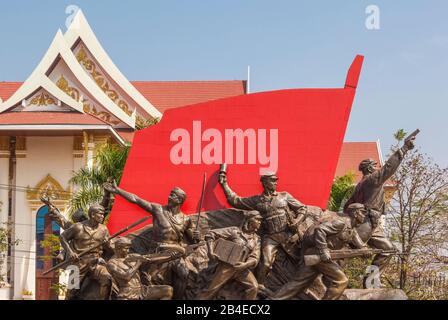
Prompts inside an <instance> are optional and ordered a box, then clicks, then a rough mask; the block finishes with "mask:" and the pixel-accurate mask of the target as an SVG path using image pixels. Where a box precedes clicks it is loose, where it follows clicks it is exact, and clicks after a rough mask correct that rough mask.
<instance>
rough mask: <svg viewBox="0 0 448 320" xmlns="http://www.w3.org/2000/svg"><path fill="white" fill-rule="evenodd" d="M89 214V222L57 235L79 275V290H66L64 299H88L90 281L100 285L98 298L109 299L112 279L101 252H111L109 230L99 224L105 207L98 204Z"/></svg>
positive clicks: (91, 207)
mask: <svg viewBox="0 0 448 320" xmlns="http://www.w3.org/2000/svg"><path fill="white" fill-rule="evenodd" d="M88 214H89V219H88V220H85V221H82V222H77V223H74V224H72V225H71V226H70V227H68V229H66V230H65V231H64V232H63V233H62V234H61V236H60V240H61V245H62V247H63V248H64V250H65V253H66V258H67V260H68V261H72V262H73V263H72V264H73V265H76V266H78V267H79V273H80V289H79V290H77V289H73V290H69V292H68V294H67V299H83V298H85V297H86V296H88V295H89V293H87V292H86V291H87V290H89V289H88V283H89V281H91V280H96V281H97V282H98V284H99V293H98V297H97V298H98V299H108V298H109V293H110V285H111V280H112V278H111V276H110V274H109V272H108V271H107V269H106V266H105V261H104V260H103V258H102V255H103V251H104V250H110V251H111V250H112V248H111V247H110V244H109V241H108V240H109V231H108V230H107V228H106V226H105V225H103V224H102V222H103V220H104V207H103V206H101V205H99V204H96V205H92V206H90V208H89V211H88ZM91 247H92V248H93V249H92V250H90V251H89V252H88V253H87V254H84V255H83V256H82V257H79V256H78V254H80V253H81V252H83V251H84V250H87V249H89V248H91ZM81 292H82V294H81Z"/></svg>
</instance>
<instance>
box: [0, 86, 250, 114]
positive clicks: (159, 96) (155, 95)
mask: <svg viewBox="0 0 448 320" xmlns="http://www.w3.org/2000/svg"><path fill="white" fill-rule="evenodd" d="M22 83H23V82H0V99H3V101H6V100H7V99H9V98H10V97H11V96H12V95H13V94H14V92H16V91H17V89H18V88H19V87H20V86H21V85H22ZM131 84H132V85H134V87H135V88H136V89H137V90H138V91H139V92H140V93H141V94H142V95H143V96H144V97H145V98H146V99H147V100H149V101H151V102H152V104H153V105H154V107H156V108H157V109H158V110H159V111H160V112H161V113H164V112H165V111H166V110H168V109H172V108H177V107H181V106H186V105H190V104H195V103H201V102H206V101H210V100H216V99H221V98H227V97H232V96H238V95H242V94H245V93H246V81H245V80H222V81H207V80H204V81H131Z"/></svg>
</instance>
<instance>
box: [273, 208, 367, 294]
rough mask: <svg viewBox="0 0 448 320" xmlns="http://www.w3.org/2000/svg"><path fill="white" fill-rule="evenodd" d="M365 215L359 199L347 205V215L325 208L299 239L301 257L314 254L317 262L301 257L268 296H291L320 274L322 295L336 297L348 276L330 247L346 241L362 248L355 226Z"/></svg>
mask: <svg viewBox="0 0 448 320" xmlns="http://www.w3.org/2000/svg"><path fill="white" fill-rule="evenodd" d="M364 219H365V208H364V206H363V205H361V204H359V203H354V204H351V205H350V206H349V208H348V215H339V214H337V213H335V212H331V211H327V212H325V214H324V215H323V216H322V217H321V218H320V219H319V221H318V222H316V223H315V224H314V225H312V226H311V227H309V228H308V229H307V230H306V232H305V234H304V236H303V239H302V252H303V255H304V257H306V256H308V255H316V254H317V255H318V256H319V258H320V259H319V262H318V263H317V264H314V265H312V266H310V265H307V264H306V263H305V262H304V261H302V264H301V266H300V267H299V269H298V270H297V271H296V274H295V275H294V277H293V279H291V280H290V281H289V282H287V283H286V284H284V285H283V286H282V287H280V289H278V290H277V291H276V292H275V293H274V295H273V296H272V297H271V298H272V299H275V300H286V299H291V298H293V297H295V296H296V295H297V294H299V293H301V292H302V291H303V290H305V289H307V288H308V287H309V286H310V285H311V284H312V283H313V281H314V280H315V279H316V278H317V277H318V276H319V275H320V274H322V275H323V277H324V282H325V285H326V287H327V290H326V292H325V294H324V296H323V299H324V300H336V299H338V298H339V297H340V296H341V295H342V293H343V292H344V290H345V288H346V287H347V284H348V279H347V276H346V275H345V274H344V271H343V270H342V268H341V266H340V265H339V264H337V263H336V262H335V261H333V260H332V258H331V254H330V250H335V249H336V250H337V249H341V248H343V247H345V246H346V245H351V246H353V247H355V248H365V245H364V243H363V242H362V240H361V239H360V238H359V235H358V234H357V232H356V229H355V228H356V227H357V226H358V225H360V224H361V223H362V222H363V221H364Z"/></svg>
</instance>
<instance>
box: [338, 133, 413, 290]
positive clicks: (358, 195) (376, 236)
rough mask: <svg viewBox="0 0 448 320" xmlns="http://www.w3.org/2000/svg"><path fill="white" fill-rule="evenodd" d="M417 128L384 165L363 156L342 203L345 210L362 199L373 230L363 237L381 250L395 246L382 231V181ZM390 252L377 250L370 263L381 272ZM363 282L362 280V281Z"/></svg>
mask: <svg viewBox="0 0 448 320" xmlns="http://www.w3.org/2000/svg"><path fill="white" fill-rule="evenodd" d="M418 132H419V131H418V130H417V131H415V132H414V133H413V134H411V135H410V136H409V137H408V138H406V139H405V142H404V145H403V146H402V147H401V148H400V149H398V150H397V151H396V152H394V154H392V156H391V157H390V158H389V159H388V160H387V161H386V163H385V164H384V166H383V167H382V168H380V169H377V168H376V167H377V163H376V162H375V161H374V160H372V159H366V160H363V161H362V162H361V163H360V164H359V171H361V172H362V174H363V178H362V179H361V181H360V182H359V183H358V184H357V185H356V188H355V191H354V193H353V195H352V196H351V197H350V198H349V200H348V201H347V202H346V204H345V206H344V211H346V210H347V209H348V207H349V206H350V205H351V204H353V203H362V204H363V205H364V206H365V207H366V209H367V210H368V218H369V219H370V221H371V224H372V228H373V231H372V234H371V236H370V238H369V239H364V240H365V241H367V244H368V245H369V246H370V247H372V248H376V249H382V250H384V251H386V252H387V251H393V250H394V249H395V246H394V245H393V244H392V243H391V242H390V240H389V239H388V238H387V236H386V235H385V231H384V223H383V219H382V215H384V214H385V207H386V205H385V200H384V183H385V182H386V181H387V180H388V179H389V178H391V177H392V175H393V174H394V173H395V171H396V170H397V169H398V167H399V165H400V163H401V162H402V161H403V158H404V156H405V155H406V153H407V152H408V151H409V150H412V149H413V148H414V140H415V136H416V134H417V133H418ZM391 257H392V255H391V254H388V253H380V254H377V255H376V256H375V257H374V258H373V261H372V265H375V266H377V267H378V268H379V270H380V272H382V271H383V270H384V268H385V267H386V266H387V264H388V262H389V261H390V259H391ZM364 285H365V284H364Z"/></svg>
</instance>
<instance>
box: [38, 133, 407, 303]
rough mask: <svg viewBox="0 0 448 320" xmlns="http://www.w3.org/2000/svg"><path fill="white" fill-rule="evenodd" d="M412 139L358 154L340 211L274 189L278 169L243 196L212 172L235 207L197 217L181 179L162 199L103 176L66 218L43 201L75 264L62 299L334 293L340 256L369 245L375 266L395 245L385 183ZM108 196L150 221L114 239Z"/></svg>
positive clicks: (339, 288) (365, 252)
mask: <svg viewBox="0 0 448 320" xmlns="http://www.w3.org/2000/svg"><path fill="white" fill-rule="evenodd" d="M414 139H415V136H413V137H411V138H409V139H406V140H405V143H404V145H403V146H402V147H401V148H400V149H398V150H397V151H396V152H395V153H394V154H392V155H391V157H390V158H389V159H388V160H387V162H386V163H385V164H384V166H382V167H381V168H377V164H376V163H375V161H373V160H370V159H369V160H364V161H362V162H361V164H360V166H359V170H360V171H362V173H363V178H362V179H361V181H360V182H359V183H358V185H357V186H356V188H355V191H354V194H353V195H352V196H351V198H350V199H349V200H348V201H347V203H346V204H345V207H344V210H343V212H339V213H336V212H331V211H328V210H326V211H324V210H321V209H320V208H317V207H313V206H306V205H304V204H302V203H301V202H300V201H299V200H297V199H295V198H294V197H293V196H292V195H290V194H289V193H288V192H279V191H277V181H278V177H277V175H276V174H275V173H266V174H264V175H262V176H261V178H260V180H261V183H262V186H263V193H262V194H260V195H255V196H251V197H241V196H239V195H237V194H236V193H235V192H234V191H233V190H232V189H231V188H230V186H229V183H228V181H227V174H226V170H221V171H220V173H219V178H218V179H219V183H220V185H221V186H222V189H223V191H224V193H225V196H226V198H227V201H228V203H229V204H230V205H231V207H232V209H223V210H218V211H215V212H205V213H204V215H203V216H202V217H199V216H198V217H196V216H191V215H190V216H187V215H184V214H183V213H182V212H181V206H182V204H183V203H184V201H185V199H186V197H187V195H186V194H185V192H184V191H183V190H182V189H181V188H178V187H176V188H174V189H173V190H172V191H171V193H170V195H169V197H168V203H167V204H166V205H161V204H157V203H152V202H149V201H146V200H144V199H141V198H139V197H138V196H137V195H135V194H132V193H129V192H127V191H125V190H122V189H120V188H119V187H117V186H116V185H115V184H114V183H110V182H108V183H106V184H104V191H105V192H104V194H105V198H104V200H103V202H102V204H97V205H93V206H91V207H90V209H89V210H88V218H86V219H83V218H82V215H78V218H76V217H75V221H73V222H71V221H68V220H67V219H66V218H64V217H63V216H62V215H61V214H60V213H59V212H58V211H57V210H56V209H55V208H54V207H53V206H52V205H51V203H49V202H46V203H47V204H48V205H49V206H50V217H51V218H52V219H53V220H54V221H55V222H56V223H58V224H59V225H60V226H61V227H62V228H63V229H64V231H63V232H62V234H61V236H60V239H61V245H62V248H63V252H62V253H61V255H62V256H63V258H62V259H63V260H64V265H65V266H67V265H72V266H76V267H78V268H79V275H80V279H79V280H80V286H79V287H78V288H70V289H69V290H68V291H67V294H66V298H67V299H105V300H107V299H119V300H149V299H151V300H155V299H244V300H255V299H278V300H283V299H339V298H340V297H341V295H342V294H343V292H344V290H345V289H346V287H347V284H348V278H347V276H346V275H345V273H344V271H343V268H342V264H343V261H344V259H349V258H352V257H363V258H366V259H369V258H371V257H372V254H373V253H375V255H374V256H373V260H372V262H371V263H372V265H375V266H377V267H378V268H379V271H380V272H382V271H383V270H384V267H385V266H386V265H387V263H388V261H389V260H390V258H391V257H392V255H393V254H394V252H395V250H396V249H395V247H394V245H393V244H392V243H391V241H390V240H389V239H388V238H387V237H386V235H385V230H384V225H383V219H382V216H383V215H384V214H385V200H384V188H383V185H384V183H385V182H386V181H387V180H388V179H390V178H391V177H392V175H393V174H394V172H395V171H396V170H397V168H398V166H399V165H400V163H401V161H402V159H403V157H404V156H405V154H406V153H407V152H408V151H409V150H411V149H412V148H414ZM111 194H114V195H119V196H121V197H123V198H125V199H126V200H127V201H129V202H131V203H134V204H136V205H138V206H139V207H141V208H142V209H144V210H145V211H147V212H148V213H149V214H150V215H152V218H153V223H152V225H150V226H148V227H144V228H142V229H140V230H139V231H137V232H133V233H131V234H128V235H126V236H123V237H116V236H113V237H111V236H110V235H109V232H108V229H107V227H106V226H105V225H104V224H103V220H104V214H105V210H106V209H105V207H107V203H108V202H109V199H110V196H111ZM76 219H77V220H76ZM319 288H323V290H321V292H320V293H319Z"/></svg>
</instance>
